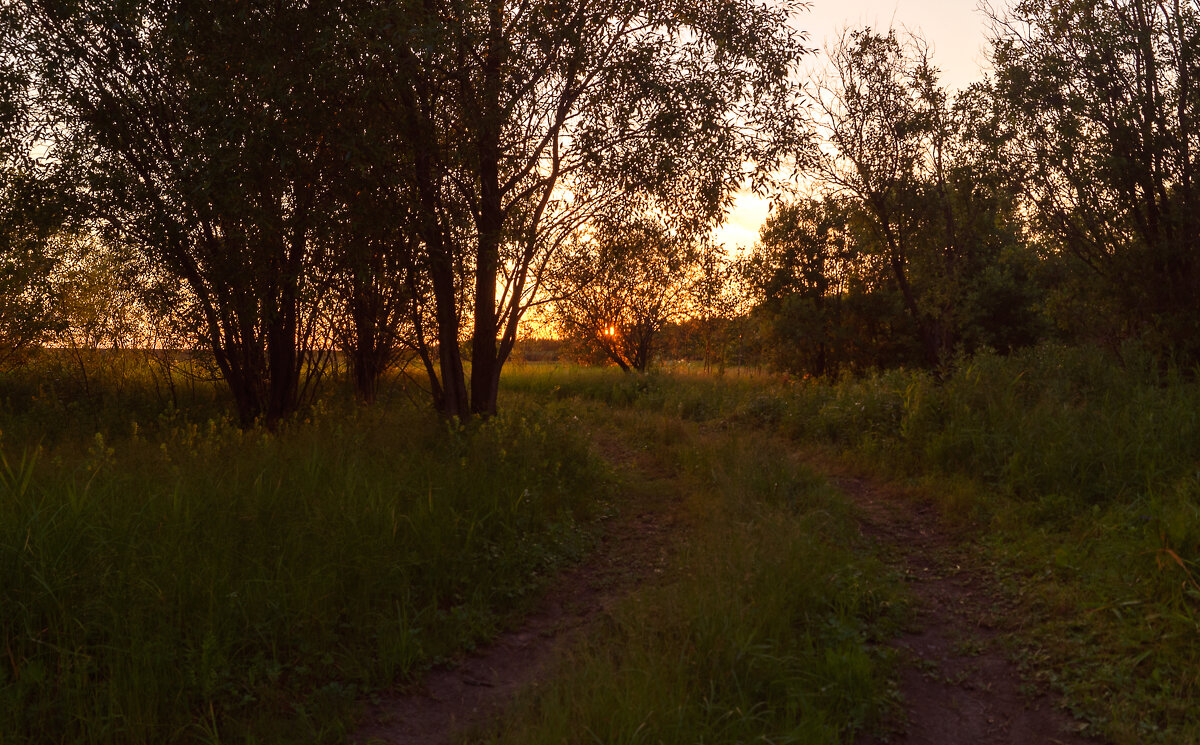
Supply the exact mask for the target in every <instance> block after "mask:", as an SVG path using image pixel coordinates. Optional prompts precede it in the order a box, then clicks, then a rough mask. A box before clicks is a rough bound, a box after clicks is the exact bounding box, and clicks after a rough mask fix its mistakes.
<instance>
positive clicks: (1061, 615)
mask: <svg viewBox="0 0 1200 745" xmlns="http://www.w3.org/2000/svg"><path fill="white" fill-rule="evenodd" d="M557 380H558V382H556V383H555V385H558V386H559V390H558V391H557V393H556V395H559V396H568V395H572V394H574V393H578V394H580V395H587V396H591V397H595V398H598V399H600V400H603V401H606V402H608V403H610V404H612V405H619V406H626V407H629V408H632V409H634V410H639V411H658V412H664V413H671V414H674V415H678V416H682V417H685V418H689V419H693V420H697V421H702V422H709V423H711V425H717V426H721V427H726V428H743V427H762V428H766V429H771V430H774V431H778V432H782V433H785V434H787V435H788V436H790V437H791V438H793V439H795V440H798V441H801V442H804V443H809V444H812V445H817V446H820V447H825V448H829V447H832V448H834V449H836V450H840V451H842V452H843V453H845V454H847V455H849V456H850V457H852V458H855V459H857V460H858V461H859V462H861V463H863V464H865V465H866V466H868V467H870V468H872V469H874V470H877V471H880V472H882V473H884V474H887V475H889V476H891V477H893V478H897V479H902V480H905V481H908V482H910V483H914V484H918V485H923V487H924V488H923V491H924V492H925V493H926V494H928V495H929V496H930V498H932V499H934V500H936V501H938V502H939V503H940V505H941V507H942V508H943V512H944V513H945V514H947V516H948V517H949V518H951V519H954V520H957V521H959V522H963V523H967V524H973V525H975V526H976V529H977V534H978V535H979V536H980V539H981V540H982V541H983V542H984V548H985V552H984V553H985V556H984V561H986V562H987V563H988V564H989V565H990V566H993V567H995V571H996V577H997V581H998V582H1000V583H1001V585H1002V586H1003V587H1005V588H1006V589H1007V591H1008V592H1009V593H1010V594H1011V595H1012V596H1013V597H1015V598H1017V599H1018V600H1019V601H1020V611H1019V612H1018V613H1017V614H1015V615H1014V619H1017V620H1020V621H1021V623H1022V624H1023V628H1022V630H1021V632H1020V634H1019V635H1018V637H1017V638H1016V639H1014V655H1015V656H1016V657H1017V658H1018V660H1019V661H1020V662H1021V663H1022V665H1023V666H1024V667H1025V669H1026V671H1027V674H1028V675H1029V677H1030V678H1031V679H1032V680H1033V681H1035V682H1040V683H1041V684H1043V685H1044V686H1047V687H1050V688H1052V689H1054V690H1056V691H1058V692H1060V693H1062V694H1064V695H1065V697H1066V701H1067V702H1068V704H1069V705H1070V706H1071V708H1072V709H1073V710H1074V712H1075V713H1076V714H1077V715H1078V716H1080V717H1082V718H1083V719H1085V720H1086V721H1087V722H1088V723H1089V730H1090V731H1092V732H1095V733H1098V734H1099V735H1101V736H1103V737H1104V738H1106V739H1108V740H1109V741H1111V742H1113V743H1115V744H1117V745H1123V744H1124V743H1130V744H1132V743H1146V742H1162V743H1197V742H1200V713H1198V712H1200V672H1198V671H1200V646H1197V644H1196V640H1197V638H1198V634H1200V471H1198V470H1197V464H1198V463H1200V383H1198V382H1197V381H1196V376H1195V375H1194V374H1193V373H1191V372H1189V371H1181V370H1178V369H1173V368H1171V367H1170V366H1164V365H1162V364H1160V363H1159V362H1157V361H1155V360H1152V359H1146V358H1142V357H1140V356H1139V355H1138V354H1137V353H1136V352H1134V351H1130V350H1127V351H1126V355H1125V359H1124V361H1123V362H1118V361H1116V360H1114V359H1113V358H1112V357H1110V356H1108V355H1106V354H1104V353H1101V352H1099V351H1097V350H1090V349H1063V348H1053V347H1047V348H1039V349H1034V350H1029V351H1026V352H1023V353H1020V354H1017V355H1014V356H1012V357H1009V358H1001V357H998V356H995V355H987V354H985V355H980V356H977V357H975V358H972V359H967V360H962V361H960V362H959V363H958V364H957V365H956V366H955V367H954V368H953V369H952V370H950V371H949V372H948V373H947V375H946V376H945V377H944V379H942V380H940V381H939V380H935V379H934V378H933V377H931V376H929V375H927V374H923V373H919V372H910V371H903V370H899V371H889V372H884V373H880V374H877V375H873V376H869V377H866V378H862V379H847V380H843V381H839V382H835V383H828V382H817V381H788V380H780V379H776V380H774V381H772V380H771V379H769V378H767V377H757V378H756V377H751V378H742V379H735V380H733V381H727V380H720V379H713V378H704V377H700V376H692V375H675V376H665V375H660V376H649V377H645V378H641V379H632V378H628V377H619V376H615V375H612V374H608V375H607V376H606V375H604V374H603V373H589V374H574V373H573V374H570V375H566V376H563V377H561V378H559V379H557ZM527 385H529V386H531V387H532V386H533V385H534V384H533V383H529V384H527Z"/></svg>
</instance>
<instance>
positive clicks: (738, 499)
mask: <svg viewBox="0 0 1200 745" xmlns="http://www.w3.org/2000/svg"><path fill="white" fill-rule="evenodd" d="M592 416H593V417H597V416H599V417H601V418H604V417H607V418H609V419H611V420H613V422H614V426H617V427H619V428H620V429H621V431H622V432H623V434H624V437H625V438H627V441H629V442H630V443H632V444H634V445H636V446H640V447H641V448H643V449H644V450H645V451H646V452H650V453H653V454H654V457H655V458H656V459H657V461H658V463H660V464H661V465H660V467H662V468H665V469H667V470H669V471H670V472H671V473H673V477H672V478H673V480H674V481H675V482H676V483H677V486H676V488H677V489H678V490H679V491H680V492H681V493H682V494H684V495H686V496H685V498H684V504H683V505H682V506H681V507H680V508H679V511H680V513H681V514H683V515H684V516H686V520H687V522H688V525H689V529H688V530H687V531H685V533H684V534H683V538H682V540H681V542H680V544H679V545H678V546H677V547H676V549H675V553H674V555H673V557H672V559H671V560H670V561H669V562H668V565H667V566H666V568H665V570H664V574H663V575H662V576H661V577H660V580H661V581H659V582H652V583H650V584H648V585H647V586H646V587H643V588H642V589H640V590H638V591H636V592H634V593H633V594H632V595H631V596H629V597H627V598H625V599H624V600H623V602H621V603H620V604H619V605H618V606H617V607H615V608H613V609H611V611H610V612H609V614H608V615H607V616H606V618H605V621H606V622H605V623H604V624H601V626H600V627H599V628H598V629H597V630H596V631H595V632H594V633H593V634H591V635H589V637H588V638H587V639H586V640H584V641H583V642H582V644H581V645H580V646H578V647H577V648H575V649H573V650H571V651H570V652H569V653H568V655H567V656H566V657H565V658H564V659H563V660H562V661H561V663H560V664H559V667H558V670H557V672H556V673H555V674H554V676H553V678H552V682H550V683H548V684H546V685H543V686H541V688H540V692H538V693H536V694H535V695H532V696H530V697H529V698H528V699H527V700H525V701H524V702H522V703H521V704H520V705H518V706H517V707H516V708H515V709H514V711H512V712H511V713H510V715H509V716H508V717H507V718H506V719H505V720H504V721H502V722H501V723H500V724H499V725H498V726H497V727H496V728H495V729H493V730H491V731H489V732H487V733H486V734H482V735H478V736H477V739H478V740H479V741H482V742H493V743H512V744H513V745H517V744H520V745H537V744H539V743H545V744H546V745H551V744H558V743H587V742H595V743H606V744H612V745H616V744H618V743H620V744H634V743H647V744H649V743H734V742H771V743H804V744H805V745H819V744H821V743H839V742H850V741H851V740H852V738H853V735H854V734H855V733H856V732H860V731H862V730H863V729H866V728H869V727H871V726H872V725H873V724H878V723H880V721H881V718H882V717H883V715H885V714H886V713H887V712H889V711H890V710H891V707H892V706H893V705H894V703H895V693H894V690H893V689H892V688H891V687H890V686H889V683H888V672H889V669H890V661H889V660H888V659H886V657H887V655H886V653H884V652H883V649H884V645H883V644H882V643H881V642H882V641H883V640H884V639H886V638H887V637H888V635H889V630H891V629H894V628H895V623H896V622H897V621H898V620H900V618H901V617H902V616H903V614H902V613H900V612H898V611H899V610H900V609H901V608H902V607H903V603H898V600H899V599H900V595H899V591H898V587H899V584H900V583H899V580H898V578H897V577H896V576H895V575H893V574H892V573H891V572H889V571H888V570H887V568H886V567H885V566H884V565H882V564H881V563H880V562H879V561H878V560H877V559H875V558H873V556H872V554H871V551H870V549H869V548H868V547H867V546H866V545H865V541H864V540H863V539H862V538H861V536H859V534H858V531H857V528H856V523H855V521H854V519H853V516H852V514H851V512H850V510H849V508H848V504H847V502H846V501H845V498H844V497H843V496H841V495H840V494H838V493H836V491H834V490H833V489H831V487H830V486H829V485H828V483H826V482H825V481H824V480H823V479H822V478H820V477H819V476H816V475H815V474H813V473H812V472H811V471H809V470H807V469H806V468H804V467H803V466H801V465H799V464H798V463H797V461H796V460H795V458H794V457H792V455H791V454H789V453H788V452H787V449H786V447H785V446H784V443H782V442H781V441H780V439H779V438H776V437H771V436H769V435H768V434H766V433H761V432H754V431H736V430H727V431H702V430H700V429H699V428H698V427H697V426H696V425H694V424H687V423H684V422H681V420H680V419H678V418H677V417H675V416H672V415H663V414H659V413H651V412H630V411H626V412H617V413H615V414H614V413H605V414H601V415H597V414H593V415H592ZM622 488H623V489H632V490H635V491H636V490H637V489H638V488H640V486H639V485H637V484H623V485H622ZM649 488H651V489H655V488H661V487H658V486H654V485H651V486H649Z"/></svg>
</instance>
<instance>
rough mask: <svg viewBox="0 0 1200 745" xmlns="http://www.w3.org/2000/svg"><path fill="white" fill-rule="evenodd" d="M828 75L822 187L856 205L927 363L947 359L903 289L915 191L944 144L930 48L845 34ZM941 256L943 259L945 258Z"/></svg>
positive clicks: (930, 323)
mask: <svg viewBox="0 0 1200 745" xmlns="http://www.w3.org/2000/svg"><path fill="white" fill-rule="evenodd" d="M830 62H831V66H832V76H831V78H830V79H828V80H825V81H823V82H822V83H821V84H820V86H819V87H820V93H819V95H818V97H817V101H818V108H819V110H820V112H821V115H822V116H823V121H822V122H821V123H820V125H819V126H820V127H821V129H822V130H823V132H824V135H825V138H826V139H827V140H828V142H829V143H830V145H832V148H833V151H832V153H831V154H830V155H829V156H828V157H826V158H822V159H821V160H819V161H818V171H819V173H820V176H821V178H822V180H823V181H824V182H825V183H826V184H828V185H829V186H830V187H832V188H833V189H834V190H835V191H837V192H839V193H842V194H847V195H850V196H852V197H853V198H855V199H857V200H858V201H859V202H860V203H861V204H862V205H863V208H864V210H865V212H866V214H867V215H869V216H870V218H871V221H870V225H871V227H872V229H873V231H874V232H875V234H876V238H877V240H878V242H879V245H880V246H881V248H882V250H883V255H884V256H885V257H886V259H887V262H888V265H889V267H890V268H891V273H892V279H893V281H894V282H895V285H896V288H897V290H898V291H899V292H900V295H901V297H902V298H903V301H904V306H905V308H906V309H907V311H908V313H909V315H910V316H911V318H912V321H913V323H914V325H915V326H916V327H917V329H918V330H919V333H920V339H921V343H922V346H923V348H924V351H925V356H926V361H927V363H928V364H930V365H937V364H938V362H939V361H940V360H941V358H942V357H943V354H944V351H945V346H946V345H945V340H944V339H942V338H939V337H941V333H940V331H941V330H940V329H939V327H938V323H937V319H936V317H935V315H934V314H933V313H932V312H931V310H930V308H929V307H928V303H927V302H923V301H922V300H923V299H922V298H920V297H919V294H918V291H917V289H915V288H914V287H913V284H912V281H911V276H910V275H911V266H910V265H911V264H912V262H913V260H914V258H916V257H915V254H916V253H917V249H916V246H915V245H914V244H916V243H917V242H918V241H919V239H920V236H921V231H922V227H923V226H922V224H921V222H922V221H921V215H920V211H921V209H922V208H923V207H924V206H925V205H923V204H922V200H921V195H920V192H921V191H922V190H923V186H924V182H925V181H926V176H927V173H928V170H929V168H930V167H931V166H932V165H934V164H935V163H936V162H937V153H936V152H935V148H936V147H937V146H938V145H939V143H940V142H941V140H942V138H943V135H944V133H943V129H942V127H941V124H942V117H941V113H942V111H941V106H942V104H943V103H944V94H942V92H941V90H940V89H939V88H937V86H936V84H935V82H934V78H935V77H936V70H935V69H934V68H933V67H932V64H931V62H930V59H929V50H928V46H927V45H926V44H925V43H924V41H923V40H921V39H920V38H918V37H915V36H909V37H907V38H906V39H901V37H900V36H899V35H898V34H897V33H896V32H895V31H894V30H890V31H888V32H887V33H886V34H878V33H876V32H874V31H872V30H870V29H860V30H854V31H849V32H847V33H846V34H845V35H844V36H843V37H842V39H841V40H840V42H839V43H838V45H837V46H835V47H834V48H833V49H832V50H831V51H830ZM947 254H949V252H947Z"/></svg>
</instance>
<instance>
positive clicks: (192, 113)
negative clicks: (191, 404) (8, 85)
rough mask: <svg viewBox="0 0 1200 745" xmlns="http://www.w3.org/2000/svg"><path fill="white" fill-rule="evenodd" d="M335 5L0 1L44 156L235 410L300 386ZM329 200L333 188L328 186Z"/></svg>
mask: <svg viewBox="0 0 1200 745" xmlns="http://www.w3.org/2000/svg"><path fill="white" fill-rule="evenodd" d="M338 12H339V9H338V4H337V3H321V2H314V3H306V4H304V5H297V4H291V3H283V4H280V3H266V2H253V1H252V2H240V1H238V0H218V1H217V2H206V3H192V2H185V1H184V0H141V1H140V2H115V1H114V0H84V1H83V2H78V3H71V4H63V3H59V2H54V1H53V0H34V1H33V2H29V3H17V4H15V5H14V4H6V5H5V6H4V9H3V16H2V17H0V21H2V22H3V24H4V26H5V28H6V29H9V33H10V34H12V32H11V29H13V28H16V29H18V30H19V33H17V34H15V36H16V37H17V42H18V43H16V44H15V45H14V46H13V47H12V48H11V54H13V55H14V57H15V58H17V59H18V60H19V61H20V63H21V64H22V65H23V66H24V68H25V69H27V70H30V71H32V72H33V73H34V75H35V76H36V77H35V80H34V83H35V84H34V87H35V88H36V90H37V92H38V94H39V105H40V107H41V109H42V110H43V111H45V112H46V114H47V117H48V121H50V122H52V124H53V126H51V127H49V128H47V129H46V131H45V132H44V134H45V136H46V137H47V138H49V139H48V144H50V145H53V146H54V150H53V153H54V156H55V157H56V158H58V159H61V160H64V161H68V160H70V159H71V158H74V159H75V162H77V163H79V164H82V165H83V166H85V167H86V169H87V172H88V175H89V178H88V181H87V183H86V184H80V185H79V186H80V187H81V193H84V194H86V195H87V196H88V197H90V198H91V199H92V200H93V201H92V204H93V206H94V209H95V217H96V220H97V224H98V226H99V227H100V228H101V229H103V230H104V231H106V233H107V235H108V237H109V239H110V240H111V241H112V242H114V243H129V244H131V245H135V246H137V247H138V249H139V250H140V251H141V252H142V254H143V256H144V258H145V260H146V261H147V262H148V263H149V264H150V265H151V266H152V267H154V268H155V270H156V272H157V273H158V274H159V275H160V279H161V280H163V281H164V282H165V283H167V284H174V285H176V286H177V287H179V286H181V287H183V288H185V289H186V292H184V293H180V294H178V295H177V297H179V298H180V299H181V300H182V301H186V302H187V303H188V304H189V305H190V311H191V313H190V315H191V317H192V318H194V320H195V324H196V326H195V330H196V335H197V337H198V338H199V339H200V340H202V342H203V343H204V344H206V345H207V346H208V347H209V349H210V350H211V352H212V354H213V356H214V359H215V362H216V364H217V366H218V367H219V369H220V371H221V373H222V375H223V376H224V378H225V380H226V382H227V383H228V385H229V388H230V391H231V392H232V394H233V398H234V401H235V403H236V405H237V410H238V413H239V415H240V417H241V420H242V422H243V423H245V424H249V423H250V422H253V421H255V420H256V419H258V418H259V417H261V418H263V419H265V421H266V422H267V424H268V425H274V424H276V423H278V422H279V421H280V420H281V419H283V418H284V417H285V416H286V415H288V414H289V413H290V412H291V411H293V410H294V409H295V408H296V407H297V406H298V405H299V403H300V402H301V401H302V400H304V398H305V396H306V395H307V394H308V393H310V392H311V389H310V385H311V384H312V383H313V382H314V380H315V375H316V374H317V373H318V372H319V366H318V365H315V364H314V359H313V352H314V350H315V349H316V348H317V347H318V346H319V345H320V344H321V343H322V340H321V339H320V338H318V335H317V333H316V332H317V322H318V319H319V313H317V308H318V307H319V306H320V303H321V301H322V298H323V296H324V294H325V291H326V286H325V284H324V281H323V280H324V278H326V277H328V275H329V272H320V271H315V270H314V267H316V266H319V265H320V264H321V262H322V261H323V254H324V249H325V247H324V246H322V245H320V244H319V243H318V242H316V241H315V240H314V234H315V227H316V226H317V225H318V224H320V222H321V221H322V215H323V213H326V212H328V211H329V202H328V197H329V196H330V195H331V194H333V193H335V192H336V190H335V189H333V188H332V187H331V184H333V183H334V182H335V180H336V179H337V178H338V176H339V175H340V174H341V173H342V172H343V170H344V164H345V162H346V157H345V155H346V152H347V150H348V140H351V139H352V134H347V133H344V132H341V131H340V130H339V129H338V127H337V122H338V120H339V111H340V109H342V108H345V107H348V106H349V105H350V103H351V101H349V100H348V99H349V98H350V97H352V95H353V93H354V91H356V90H357V88H356V87H355V86H354V85H353V81H352V80H351V79H350V76H349V74H348V73H347V71H346V66H345V65H343V64H340V63H339V57H338V55H337V54H334V51H335V50H336V49H337V48H338V46H337V39H338V29H339V28H340V26H339V23H340V16H338ZM337 196H338V197H343V196H344V192H337Z"/></svg>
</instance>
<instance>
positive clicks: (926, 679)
mask: <svg viewBox="0 0 1200 745" xmlns="http://www.w3.org/2000/svg"><path fill="white" fill-rule="evenodd" d="M817 465H818V468H820V469H822V470H823V471H824V472H825V473H827V474H829V475H830V478H831V480H832V481H833V483H834V484H835V485H836V486H838V488H840V489H841V490H842V491H843V492H844V493H845V494H846V495H847V496H848V497H850V499H851V500H852V501H853V502H854V503H855V504H856V505H857V506H858V508H859V510H860V515H861V518H860V529H861V531H862V533H863V534H864V535H865V536H867V537H868V538H870V539H872V540H873V541H874V542H876V543H877V544H878V545H879V546H880V547H881V548H882V549H883V550H884V555H885V557H886V558H887V560H888V562H889V563H890V564H891V565H892V566H894V567H896V568H897V569H899V570H901V571H902V572H903V573H904V576H905V579H906V580H907V582H908V586H909V589H910V591H911V593H912V595H913V597H914V600H915V603H916V609H915V610H916V616H915V618H914V619H913V622H912V623H911V624H910V626H909V629H908V630H907V631H905V633H903V634H902V635H901V636H900V637H899V638H898V639H896V640H895V642H894V643H893V644H894V647H895V648H896V649H897V650H898V651H899V652H900V653H901V656H902V660H903V666H902V670H901V673H900V681H899V684H900V694H901V703H902V705H903V707H904V712H903V714H902V715H900V716H898V717H897V718H896V720H895V721H893V722H892V723H891V726H890V727H889V731H888V733H887V734H885V735H877V734H866V735H863V736H861V737H860V738H858V741H857V743H856V745H879V744H880V743H891V744H898V743H903V744H906V745H1035V744H1038V745H1041V744H1053V745H1086V744H1087V743H1091V744H1092V745H1095V742H1096V741H1094V740H1089V739H1087V738H1085V737H1084V736H1083V735H1082V734H1081V732H1082V729H1083V726H1084V725H1083V724H1082V723H1080V722H1078V721H1076V720H1074V719H1073V718H1071V717H1070V716H1069V715H1068V714H1067V713H1066V712H1065V711H1064V710H1063V709H1062V708H1061V707H1060V706H1059V705H1058V701H1057V699H1056V698H1055V697H1054V696H1052V695H1050V694H1049V693H1048V692H1046V691H1044V690H1039V689H1038V688H1037V687H1036V686H1034V685H1032V684H1030V683H1027V682H1025V681H1023V680H1022V678H1021V675H1020V672H1019V671H1018V669H1017V666H1016V665H1015V664H1014V663H1013V662H1012V661H1011V660H1010V658H1009V653H1008V652H1007V651H1006V650H1005V648H1004V645H1002V644H1001V641H1002V637H1003V635H1004V633H1005V632H1006V631H1010V630H1011V628H1012V626H1013V624H1014V623H1015V617H1014V614H1013V610H1014V609H1013V607H1012V606H1011V605H1010V604H1009V603H1007V601H1005V600H1004V599H1003V597H1002V596H1001V595H1000V593H999V592H998V591H997V590H996V588H995V587H994V585H993V584H992V581H991V580H990V579H989V577H988V576H987V574H986V573H985V572H984V571H982V570H981V569H979V568H978V567H977V561H978V560H977V558H976V554H975V552H974V551H972V550H971V549H972V547H971V545H970V532H969V531H959V530H955V529H952V528H948V527H947V526H946V525H945V524H944V523H943V522H942V520H941V519H940V517H939V515H938V514H937V510H936V508H934V507H933V506H932V505H930V504H928V502H922V501H920V500H918V499H916V498H914V497H913V496H912V495H909V494H905V493H903V492H902V491H900V490H899V489H896V488H893V487H888V486H886V485H882V484H879V483H876V482H874V481H872V480H869V479H866V478H863V477H861V476H858V475H854V474H851V473H849V472H847V471H846V470H845V469H844V468H841V467H838V466H836V465H830V464H829V463H828V462H823V463H820V464H817Z"/></svg>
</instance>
